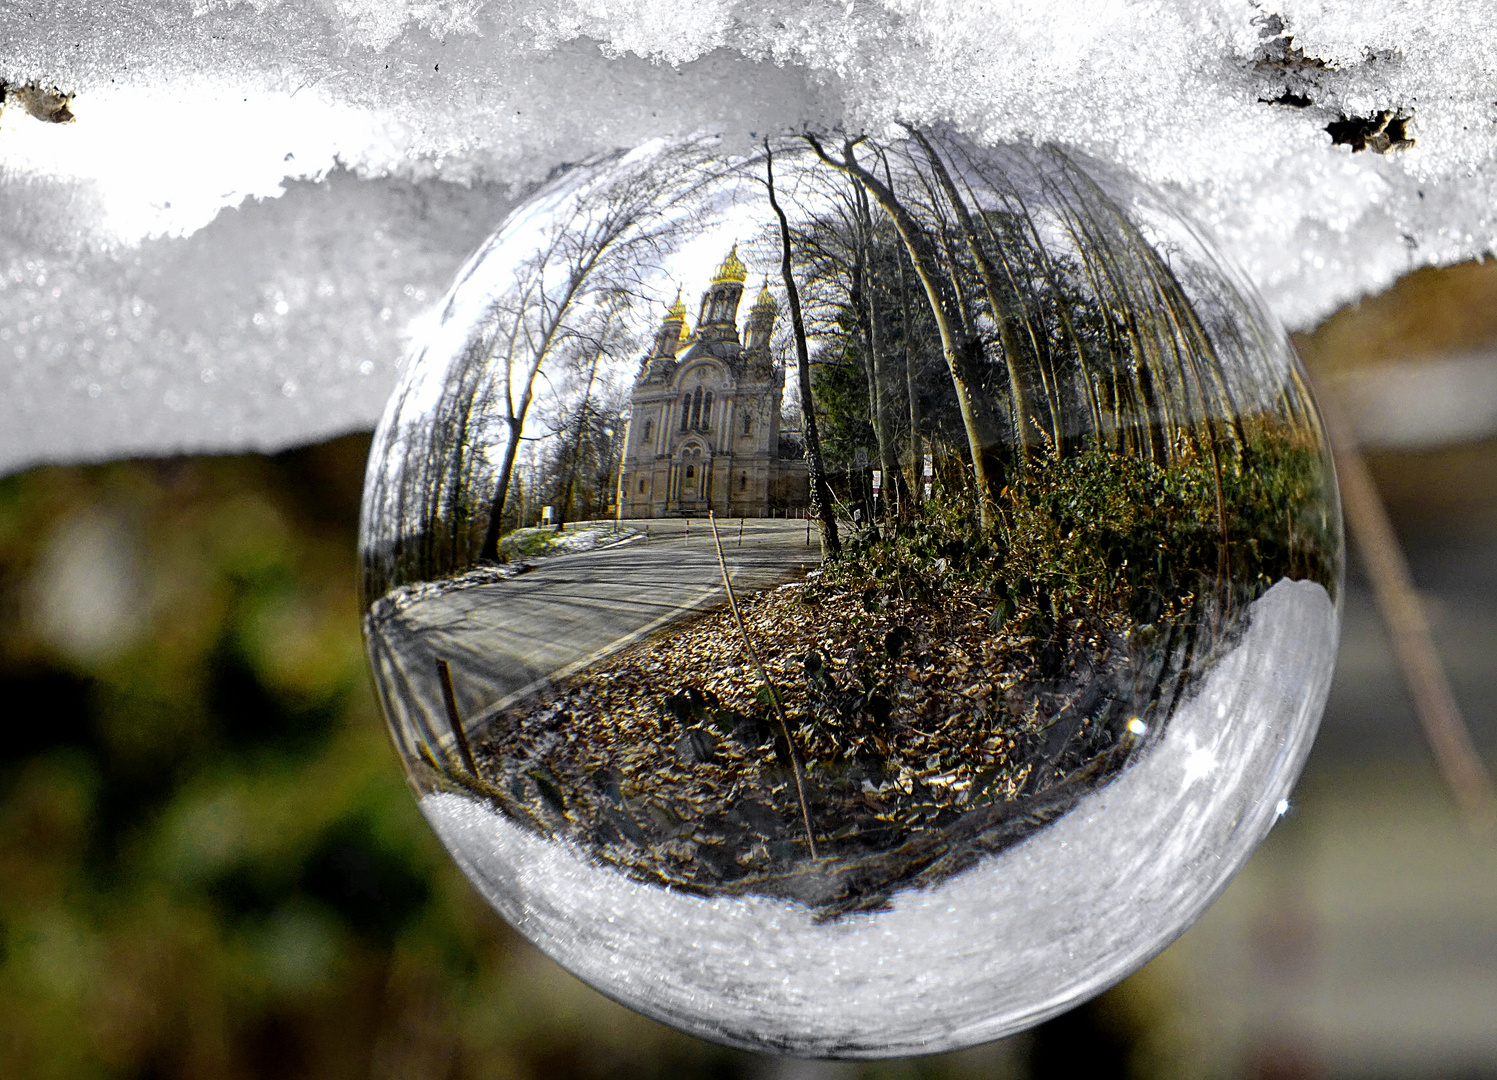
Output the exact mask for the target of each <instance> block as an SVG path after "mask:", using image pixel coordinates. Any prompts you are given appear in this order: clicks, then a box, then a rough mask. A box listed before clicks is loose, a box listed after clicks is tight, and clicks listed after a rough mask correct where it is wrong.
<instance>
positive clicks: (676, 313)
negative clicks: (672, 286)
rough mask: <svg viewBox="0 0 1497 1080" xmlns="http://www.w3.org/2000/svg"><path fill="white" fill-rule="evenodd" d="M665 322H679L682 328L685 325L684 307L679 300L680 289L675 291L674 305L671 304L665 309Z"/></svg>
mask: <svg viewBox="0 0 1497 1080" xmlns="http://www.w3.org/2000/svg"><path fill="white" fill-rule="evenodd" d="M665 321H666V322H679V323H681V324H682V325H683V326H684V325H685V324H686V305H685V304H684V303H683V302H682V300H681V290H680V289H677V290H676V300H675V303H673V304H671V306H670V307H668V308H666V311H665Z"/></svg>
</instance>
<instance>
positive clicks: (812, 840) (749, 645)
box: [707, 510, 820, 859]
mask: <svg viewBox="0 0 1497 1080" xmlns="http://www.w3.org/2000/svg"><path fill="white" fill-rule="evenodd" d="M707 520H708V521H710V522H711V523H712V542H713V543H714V544H716V545H717V565H718V566H719V567H721V568H722V572H723V588H724V589H726V590H727V591H728V607H729V608H731V609H732V611H733V621H734V622H736V623H737V624H738V632H739V633H740V634H741V635H743V647H744V648H745V649H747V650H748V654H749V659H750V660H752V661H753V662H754V666H755V667H756V668H758V669H759V678H761V679H763V680H764V688H765V689H766V690H768V691H769V701H770V704H772V705H773V706H774V714H775V719H777V720H779V722H780V731H781V732H783V733H784V735H785V746H786V747H787V748H788V749H789V750H790V771H791V772H792V773H794V774H795V796H796V798H798V799H799V800H800V816H801V820H803V821H804V822H805V823H806V843H807V844H809V845H810V846H811V858H813V859H816V858H820V856H819V855H817V853H816V833H815V832H813V831H812V829H811V808H810V806H809V805H808V804H807V802H806V785H805V781H804V780H803V779H802V778H801V765H800V754H799V753H797V752H796V749H795V740H794V739H793V738H791V736H790V725H789V724H788V723H786V721H785V710H784V709H783V708H781V707H780V696H779V695H778V694H776V693H775V690H774V683H772V682H770V681H769V672H767V671H765V670H764V663H763V661H761V660H760V659H759V654H758V653H757V652H755V651H754V643H753V642H751V641H750V640H749V636H748V631H747V630H746V629H744V626H743V616H741V615H739V614H738V601H737V600H736V599H735V598H734V596H733V583H732V582H731V581H729V580H728V561H727V560H726V559H724V558H723V542H722V539H721V538H720V537H719V536H718V535H717V516H716V515H715V514H713V513H712V511H711V510H708V511H707ZM808 520H809V519H808Z"/></svg>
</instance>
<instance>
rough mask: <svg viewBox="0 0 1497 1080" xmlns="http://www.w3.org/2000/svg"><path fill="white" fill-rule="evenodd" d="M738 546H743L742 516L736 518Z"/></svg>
mask: <svg viewBox="0 0 1497 1080" xmlns="http://www.w3.org/2000/svg"><path fill="white" fill-rule="evenodd" d="M738 546H739V547H743V518H739V519H738Z"/></svg>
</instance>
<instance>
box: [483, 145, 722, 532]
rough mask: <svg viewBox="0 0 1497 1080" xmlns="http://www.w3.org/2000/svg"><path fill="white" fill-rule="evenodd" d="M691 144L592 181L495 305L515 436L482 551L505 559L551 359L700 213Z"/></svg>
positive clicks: (497, 361)
mask: <svg viewBox="0 0 1497 1080" xmlns="http://www.w3.org/2000/svg"><path fill="white" fill-rule="evenodd" d="M692 156H694V155H693V153H692V152H691V151H690V150H688V151H683V152H677V153H675V154H666V155H662V156H661V158H659V159H657V160H655V161H652V162H649V163H646V164H645V165H643V166H641V167H638V168H635V169H633V170H631V171H628V172H626V173H624V174H623V175H622V176H614V177H611V178H609V179H608V180H607V182H606V183H605V184H603V185H602V186H600V187H595V188H594V187H585V188H584V190H582V191H580V192H578V193H576V194H575V195H574V196H572V197H570V198H569V199H568V200H567V201H568V203H569V205H568V206H567V209H566V212H565V213H561V214H557V215H556V217H555V220H554V221H552V222H551V224H550V225H549V227H548V228H547V230H546V232H545V235H544V237H543V240H542V242H541V244H540V245H539V246H538V248H537V249H536V251H535V253H534V254H533V255H532V256H531V257H530V258H528V259H526V260H525V261H524V262H523V263H522V264H521V265H520V267H519V269H518V272H517V273H516V274H515V281H514V284H513V286H512V287H511V288H510V289H509V290H507V291H506V292H505V294H504V295H503V296H501V297H499V298H498V299H497V300H495V301H494V302H493V304H492V306H491V311H490V317H489V324H490V338H489V340H490V345H489V348H488V355H489V357H491V358H492V359H491V362H492V363H493V364H494V365H495V366H496V367H497V368H498V371H497V372H496V383H497V386H496V392H497V396H498V398H499V402H500V404H501V405H502V420H503V422H504V424H505V426H506V428H507V432H508V443H507V445H506V447H505V452H504V455H503V459H502V461H501V463H500V466H499V471H498V477H497V479H496V481H495V483H494V489H493V490H494V494H493V497H492V502H491V504H490V507H489V514H488V527H487V529H486V531H485V533H484V538H483V543H482V545H481V547H480V549H479V553H478V557H479V558H480V559H481V560H488V561H497V559H498V556H499V534H500V532H501V531H502V528H503V519H504V506H505V501H506V499H507V498H508V496H509V490H510V486H511V484H510V481H511V476H512V474H513V471H514V462H515V454H516V452H517V451H518V448H519V445H520V438H521V434H522V432H523V430H524V427H525V419H526V416H527V415H528V414H529V412H530V408H531V405H532V404H533V402H534V399H535V380H536V376H537V375H538V374H539V373H540V371H541V368H542V365H543V364H545V362H546V360H547V359H548V358H549V357H551V356H552V355H553V354H554V353H555V352H556V350H557V349H558V347H559V346H561V345H562V344H563V343H564V342H567V341H568V340H571V339H573V338H576V337H578V336H579V335H586V333H587V323H588V320H590V319H591V320H596V319H598V318H600V317H602V316H601V312H602V310H603V309H604V308H606V307H607V305H608V303H609V301H610V300H611V299H615V298H617V297H619V296H621V295H623V294H625V293H627V292H628V291H630V289H631V288H632V287H633V286H634V285H635V284H636V283H637V281H638V279H639V276H640V270H641V267H642V265H643V264H645V263H647V262H649V261H650V260H651V259H652V258H653V257H655V256H658V255H659V254H660V253H661V252H662V251H664V250H665V249H667V248H668V247H670V246H671V245H672V244H673V242H674V241H675V239H676V237H677V236H678V235H679V234H680V232H681V230H682V229H683V228H684V226H685V224H686V221H687V219H688V218H689V217H690V210H689V207H688V206H687V205H686V200H687V197H688V196H689V193H690V191H691V189H692V187H693V186H694V185H693V184H692V183H691V170H692V167H693V165H694V164H695V163H694V162H693V161H692V160H691V158H692Z"/></svg>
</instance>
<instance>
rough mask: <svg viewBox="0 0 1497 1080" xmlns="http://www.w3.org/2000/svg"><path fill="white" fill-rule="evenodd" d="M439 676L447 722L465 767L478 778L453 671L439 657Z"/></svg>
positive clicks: (474, 777)
mask: <svg viewBox="0 0 1497 1080" xmlns="http://www.w3.org/2000/svg"><path fill="white" fill-rule="evenodd" d="M437 678H438V679H440V680H441V683H442V701H443V703H444V704H445V705H446V706H447V723H448V724H449V725H450V726H451V727H452V737H453V738H454V739H456V740H457V752H458V755H459V756H460V757H461V758H462V759H463V767H464V768H465V769H467V770H468V772H469V773H471V774H472V776H473V779H475V780H476V779H478V766H477V764H475V763H474V761H473V748H472V747H471V746H469V745H468V733H467V732H466V731H465V730H463V720H462V717H461V716H459V715H458V712H457V695H456V694H455V693H453V690H452V671H451V670H450V669H449V668H448V667H447V661H446V660H443V659H442V658H441V657H440V656H439V657H437Z"/></svg>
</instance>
